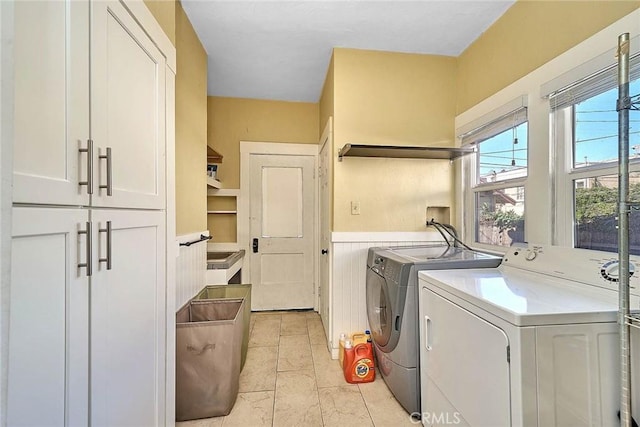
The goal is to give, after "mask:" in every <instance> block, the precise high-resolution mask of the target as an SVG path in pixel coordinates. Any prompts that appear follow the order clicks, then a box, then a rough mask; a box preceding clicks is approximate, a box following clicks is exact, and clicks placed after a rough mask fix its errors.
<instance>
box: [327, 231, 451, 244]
mask: <svg viewBox="0 0 640 427" xmlns="http://www.w3.org/2000/svg"><path fill="white" fill-rule="evenodd" d="M331 242H332V243H346V242H351V243H355V242H434V243H436V242H437V243H442V236H440V234H439V233H438V232H436V231H376V232H367V231H337V232H333V233H331Z"/></svg>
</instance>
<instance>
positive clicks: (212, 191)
mask: <svg viewBox="0 0 640 427" xmlns="http://www.w3.org/2000/svg"><path fill="white" fill-rule="evenodd" d="M239 195H240V190H238V189H237V188H208V189H207V196H218V197H238V196H239Z"/></svg>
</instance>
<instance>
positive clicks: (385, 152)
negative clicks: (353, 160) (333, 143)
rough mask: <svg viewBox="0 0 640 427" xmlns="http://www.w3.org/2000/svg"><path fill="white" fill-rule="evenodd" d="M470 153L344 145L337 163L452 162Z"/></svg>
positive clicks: (466, 151)
mask: <svg viewBox="0 0 640 427" xmlns="http://www.w3.org/2000/svg"><path fill="white" fill-rule="evenodd" d="M471 153H475V149H474V148H453V147H451V148H449V147H406V146H401V145H364V144H345V145H344V147H342V148H341V149H340V151H339V152H338V161H340V162H341V161H342V158H343V157H388V158H394V159H439V160H453V159H457V158H458V157H462V156H465V155H467V154H471Z"/></svg>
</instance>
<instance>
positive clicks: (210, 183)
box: [207, 176, 222, 188]
mask: <svg viewBox="0 0 640 427" xmlns="http://www.w3.org/2000/svg"><path fill="white" fill-rule="evenodd" d="M207 187H208V188H222V183H221V182H220V181H218V180H217V179H215V178H211V177H210V176H208V177H207Z"/></svg>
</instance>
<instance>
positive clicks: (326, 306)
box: [318, 118, 333, 336]
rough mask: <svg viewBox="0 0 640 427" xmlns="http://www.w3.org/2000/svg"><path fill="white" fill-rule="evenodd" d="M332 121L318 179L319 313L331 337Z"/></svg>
mask: <svg viewBox="0 0 640 427" xmlns="http://www.w3.org/2000/svg"><path fill="white" fill-rule="evenodd" d="M331 123H332V119H331V118H329V121H328V122H327V126H326V127H325V130H324V132H323V134H322V138H320V147H321V149H320V158H319V161H320V166H319V167H318V171H319V172H318V178H319V180H320V183H319V184H320V210H319V211H320V215H319V216H320V262H319V268H320V286H319V293H320V295H319V298H318V299H319V310H318V311H319V312H320V317H321V319H322V323H323V325H324V328H325V331H327V336H330V333H329V331H330V330H331V328H330V325H329V319H330V318H331V317H330V315H329V314H330V313H329V310H330V307H331V305H330V301H331V300H330V289H331V283H330V280H331V254H330V253H329V250H330V248H331V214H332V211H331V185H332V179H331V152H332V150H333V139H332V138H333V134H332V129H331Z"/></svg>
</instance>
